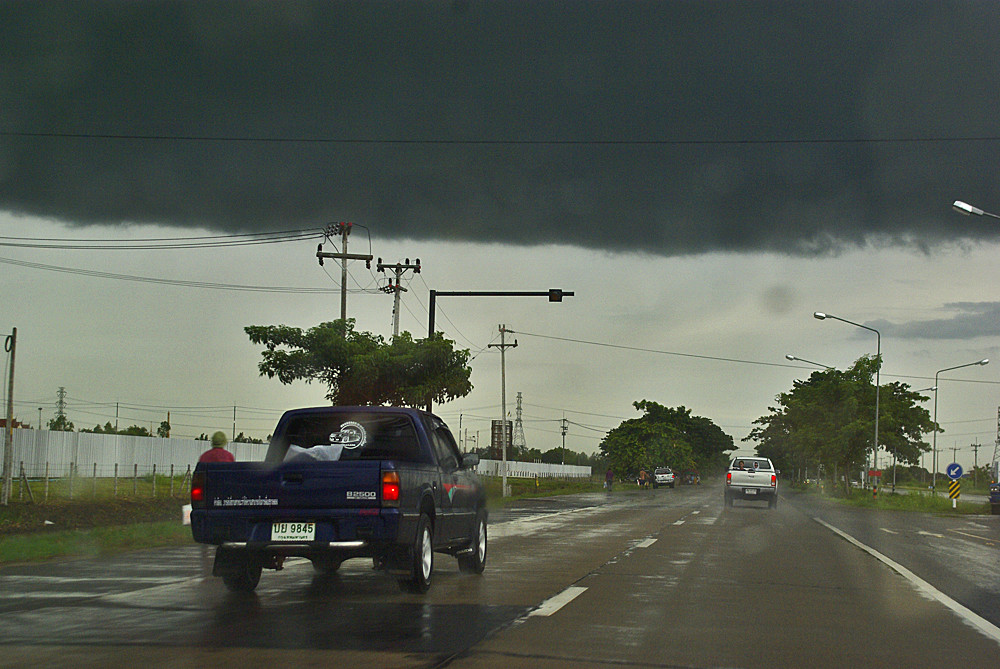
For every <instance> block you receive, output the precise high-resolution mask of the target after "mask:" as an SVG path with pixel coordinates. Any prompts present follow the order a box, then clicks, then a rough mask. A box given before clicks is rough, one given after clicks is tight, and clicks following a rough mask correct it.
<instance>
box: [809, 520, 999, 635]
mask: <svg viewBox="0 0 1000 669" xmlns="http://www.w3.org/2000/svg"><path fill="white" fill-rule="evenodd" d="M813 520H815V521H816V522H817V523H819V524H820V525H822V526H823V527H825V528H826V529H828V530H830V531H831V532H833V533H834V534H836V535H837V536H839V537H841V538H842V539H846V540H847V541H849V542H851V543H852V544H854V545H855V546H857V547H858V548H860V549H861V550H863V551H865V552H866V553H868V554H869V555H871V556H872V557H874V558H875V559H877V560H880V561H881V562H882V563H884V564H885V565H886V566H888V567H889V568H890V569H892V570H893V571H895V572H896V573H897V574H899V575H900V576H902V577H903V578H905V579H906V580H908V581H909V582H910V583H911V584H912V585H913V587H914V588H915V589H916V591H917V592H918V593H920V594H921V595H923V596H925V597H927V598H929V599H933V600H934V601H937V602H939V603H941V604H944V605H945V606H946V607H948V608H949V609H951V611H952V612H953V613H954V614H955V615H957V616H958V617H959V618H961V619H962V621H963V622H965V623H966V624H967V625H970V626H972V627H974V628H975V629H976V630H978V631H979V633H980V634H982V635H983V636H985V637H986V638H988V639H992V640H993V641H996V642H997V643H998V644H1000V627H997V626H996V625H994V624H993V623H991V622H990V621H989V620H986V619H985V618H983V617H982V616H980V615H979V614H977V613H976V612H974V611H971V610H969V609H967V608H966V607H964V606H962V605H961V604H959V603H958V602H956V601H955V600H954V599H952V598H951V597H949V596H948V595H946V594H944V593H943V592H941V591H940V590H938V589H937V588H935V587H934V586H933V585H931V584H930V583H928V582H927V581H925V580H923V579H922V578H920V577H919V576H917V575H916V574H914V573H913V572H912V571H910V570H909V569H907V568H906V567H904V566H903V565H901V564H899V563H898V562H896V561H894V560H891V559H890V558H888V557H886V556H885V555H882V554H881V553H879V552H878V551H877V550H875V549H874V548H871V547H869V546H866V545H865V544H863V543H861V542H860V541H858V540H857V539H855V538H854V537H852V536H851V535H849V534H847V533H846V532H842V531H841V530H838V529H837V528H836V527H834V526H833V525H830V524H829V523H827V522H824V521H823V520H821V519H819V518H813ZM921 534H925V533H924V532H921ZM926 534H930V533H929V532H928V533H926ZM938 536H940V535H938Z"/></svg>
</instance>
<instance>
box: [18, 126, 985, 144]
mask: <svg viewBox="0 0 1000 669" xmlns="http://www.w3.org/2000/svg"><path fill="white" fill-rule="evenodd" d="M0 137H20V138H23V139H29V138H34V139H86V140H127V141H155V142H166V141H171V142H206V143H214V142H235V143H261V144H333V145H345V144H354V145H400V146H408V145H445V146H454V145H459V146H780V145H789V144H792V145H794V144H802V145H815V144H943V143H944V144H947V143H959V142H997V141H1000V136H993V135H984V136H975V135H972V136H959V137H947V136H930V137H916V136H913V137H789V138H784V139H783V138H764V139H746V138H742V139H739V138H737V139H710V138H692V139H681V138H672V139H671V138H663V139H595V138H588V139H441V138H425V139H391V138H376V137H355V138H351V137H293V136H267V135H259V136H254V135H163V134H129V133H96V132H18V131H9V130H4V131H0Z"/></svg>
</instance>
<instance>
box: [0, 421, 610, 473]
mask: <svg viewBox="0 0 1000 669" xmlns="http://www.w3.org/2000/svg"><path fill="white" fill-rule="evenodd" d="M5 433H6V430H5V429H4V428H0V444H2V443H5V442H4V439H6V434H5ZM208 448H209V442H207V441H197V440H194V439H164V438H162V437H132V436H126V435H122V434H117V435H115V434H94V433H91V432H59V431H55V432H54V431H50V430H26V429H21V428H15V429H14V471H13V475H14V476H18V475H19V474H20V463H22V462H23V463H24V470H25V474H26V475H27V476H28V477H29V478H40V477H42V476H45V468H46V465H48V473H49V476H52V477H61V476H66V475H68V474H69V471H70V465H71V464H73V465H75V466H76V468H77V472H79V473H80V474H83V475H84V476H93V474H94V465H96V466H97V476H99V477H111V476H114V474H115V465H118V475H119V476H128V475H130V474H132V473H133V472H134V470H135V467H136V465H138V471H139V474H142V475H145V474H149V473H150V472H152V471H153V465H156V472H157V474H168V473H169V472H170V466H171V465H173V467H174V472H175V473H177V474H181V473H184V472H186V471H187V468H188V466H190V467H191V469H192V470H193V469H194V466H195V465H196V464H197V463H198V456H200V455H201V454H202V453H204V452H205V451H206V450H208ZM226 448H227V449H228V450H229V452H230V453H232V454H233V455H234V456H235V457H236V459H237V460H250V461H253V460H257V461H259V460H263V459H264V454H265V453H267V444H242V443H230V444H229V445H228V446H227V447H226ZM476 471H477V472H479V473H480V474H482V475H483V476H502V475H503V462H502V461H501V460H480V461H479V466H478V467H476ZM590 474H591V472H590V467H584V466H580V465H553V464H546V463H543V462H516V461H512V460H509V461H508V462H507V476H509V477H513V478H536V477H537V478H545V477H561V478H587V477H589V476H590Z"/></svg>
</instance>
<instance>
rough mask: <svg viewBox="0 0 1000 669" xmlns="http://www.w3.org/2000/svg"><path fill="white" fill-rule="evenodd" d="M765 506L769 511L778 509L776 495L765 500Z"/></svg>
mask: <svg viewBox="0 0 1000 669" xmlns="http://www.w3.org/2000/svg"><path fill="white" fill-rule="evenodd" d="M767 506H768V508H770V509H777V508H778V496H777V495H771V499H769V500H767Z"/></svg>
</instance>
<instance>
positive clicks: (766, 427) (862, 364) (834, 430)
mask: <svg viewBox="0 0 1000 669" xmlns="http://www.w3.org/2000/svg"><path fill="white" fill-rule="evenodd" d="M878 365H879V360H878V358H877V357H876V356H862V357H861V358H859V359H858V360H857V361H855V363H854V365H852V366H851V367H850V368H849V369H846V370H837V369H827V370H823V371H817V372H813V373H812V374H811V375H810V376H809V379H808V380H806V381H796V382H795V383H794V385H793V387H792V390H791V391H790V392H787V393H781V394H780V395H778V397H777V406H776V407H771V408H770V409H769V411H770V413H769V414H768V415H766V416H762V417H760V418H758V419H757V420H755V421H754V424H755V425H757V426H758V427H755V428H754V429H753V430H752V431H751V432H750V434H749V435H748V436H747V437H746V438H745V439H744V441H756V442H757V453H758V454H760V455H762V456H765V457H768V458H771V460H773V461H774V462H775V463H776V464H777V466H778V468H779V469H785V470H788V471H791V470H793V469H803V468H808V469H813V470H818V469H819V467H820V466H822V467H823V469H824V470H825V471H827V472H829V473H830V474H833V473H834V472H839V473H843V474H844V489H845V490H849V485H850V479H851V477H850V475H849V473H850V472H852V471H857V470H859V469H861V468H862V467H864V466H865V463H866V462H867V461H868V457H869V455H868V454H869V453H870V452H871V447H872V440H873V438H874V428H875V425H874V422H875V386H874V384H873V383H872V380H873V379H874V378H875V373H876V371H877V369H878ZM926 399H927V398H926V397H925V396H923V395H920V394H919V393H917V392H914V391H912V390H910V389H909V386H907V385H906V384H905V383H898V382H897V383H890V384H886V385H883V386H880V389H879V433H878V437H879V442H880V444H881V446H883V447H885V448H886V449H887V450H888V451H890V452H894V453H895V455H896V458H897V460H898V461H899V462H900V463H901V464H910V465H916V464H917V463H918V462H919V459H920V454H921V453H924V452H926V451H927V450H929V449H930V446H929V444H927V442H925V441H924V440H923V434H924V433H927V432H933V430H935V429H938V430H940V428H939V427H937V426H935V425H934V422H933V421H932V420H931V418H930V414H929V413H928V412H927V410H926V409H925V408H923V407H922V406H919V403H920V402H921V401H923V400H926Z"/></svg>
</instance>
